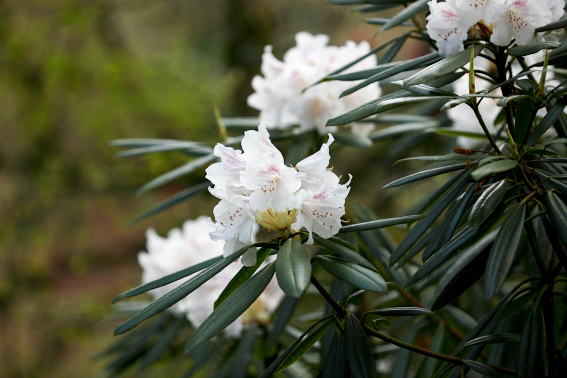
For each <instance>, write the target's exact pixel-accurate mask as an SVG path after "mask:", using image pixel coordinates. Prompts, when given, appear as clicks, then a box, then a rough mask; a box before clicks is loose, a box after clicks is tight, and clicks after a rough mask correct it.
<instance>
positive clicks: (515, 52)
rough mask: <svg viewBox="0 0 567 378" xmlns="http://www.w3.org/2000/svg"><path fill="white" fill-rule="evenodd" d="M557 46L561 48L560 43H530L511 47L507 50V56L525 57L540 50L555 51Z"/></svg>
mask: <svg viewBox="0 0 567 378" xmlns="http://www.w3.org/2000/svg"><path fill="white" fill-rule="evenodd" d="M544 28H545V26H544ZM540 29H541V28H540ZM559 46H561V42H552V41H549V42H538V43H532V44H529V45H525V46H516V47H512V48H511V49H508V55H512V56H526V55H531V54H535V53H536V52H538V51H540V50H545V49H556V48H558V47H559Z"/></svg>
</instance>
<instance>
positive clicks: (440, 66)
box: [404, 45, 484, 87]
mask: <svg viewBox="0 0 567 378" xmlns="http://www.w3.org/2000/svg"><path fill="white" fill-rule="evenodd" d="M483 48H484V46H483V45H476V46H474V53H473V54H474V56H475V57H476V56H477V55H478V54H480V52H481V51H482V49H483ZM472 49H473V48H468V49H466V50H464V51H462V52H460V53H458V54H455V55H452V56H450V57H448V58H445V59H442V60H440V61H439V62H437V63H435V64H432V65H430V66H429V67H427V68H425V69H423V70H421V71H419V72H418V73H416V74H414V75H413V76H410V77H409V78H407V79H405V80H404V87H409V86H411V85H417V84H423V83H426V82H428V81H429V80H431V79H434V78H436V77H439V76H441V75H445V74H448V73H451V72H453V71H455V70H457V69H459V68H461V67H463V66H464V65H465V64H467V63H469V62H470V59H471V50H472Z"/></svg>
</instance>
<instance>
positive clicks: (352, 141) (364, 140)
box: [333, 131, 372, 148]
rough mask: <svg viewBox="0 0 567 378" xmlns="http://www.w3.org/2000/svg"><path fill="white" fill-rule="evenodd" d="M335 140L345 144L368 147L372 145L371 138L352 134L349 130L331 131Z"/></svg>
mask: <svg viewBox="0 0 567 378" xmlns="http://www.w3.org/2000/svg"><path fill="white" fill-rule="evenodd" d="M333 136H334V137H335V139H336V140H337V142H339V143H341V144H344V145H346V146H354V147H362V148H370V147H372V139H370V138H368V137H367V136H364V135H359V134H353V133H351V132H346V131H339V132H336V133H333Z"/></svg>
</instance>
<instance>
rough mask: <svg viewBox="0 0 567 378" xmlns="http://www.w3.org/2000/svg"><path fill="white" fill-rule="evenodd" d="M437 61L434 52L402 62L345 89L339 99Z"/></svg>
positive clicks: (437, 56) (437, 57)
mask: <svg viewBox="0 0 567 378" xmlns="http://www.w3.org/2000/svg"><path fill="white" fill-rule="evenodd" d="M439 59H440V57H439V53H437V52H434V53H431V54H427V55H424V56H421V57H419V58H416V59H412V60H409V61H405V62H402V63H400V64H397V65H395V66H393V67H391V68H388V69H387V70H385V71H382V72H380V73H377V74H376V75H373V76H371V77H369V78H368V79H366V80H364V81H363V82H362V83H359V84H357V85H355V86H354V87H352V88H349V89H347V90H346V91H344V92H343V93H341V95H340V97H341V98H342V97H345V96H348V95H349V94H351V93H354V92H356V91H358V90H359V89H362V88H364V87H366V86H368V85H370V84H372V83H375V82H377V81H380V80H384V79H387V78H389V77H392V76H394V75H397V74H399V73H400V72H405V71H409V70H413V69H415V68H416V67H417V66H419V65H422V64H431V63H432V62H436V61H437V60H439ZM439 76H440V75H439ZM426 81H427V80H425V81H422V82H420V83H416V84H423V83H425V82H426ZM406 86H409V85H406Z"/></svg>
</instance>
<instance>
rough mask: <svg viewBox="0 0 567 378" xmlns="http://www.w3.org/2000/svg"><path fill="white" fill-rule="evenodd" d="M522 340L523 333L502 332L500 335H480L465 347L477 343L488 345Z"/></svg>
mask: <svg viewBox="0 0 567 378" xmlns="http://www.w3.org/2000/svg"><path fill="white" fill-rule="evenodd" d="M521 340H522V335H518V334H515V333H501V334H498V335H486V336H480V337H477V338H476V339H472V340H471V341H469V342H468V343H466V344H465V345H464V347H463V348H466V347H471V346H475V345H486V344H496V343H519V342H520V341H521Z"/></svg>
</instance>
